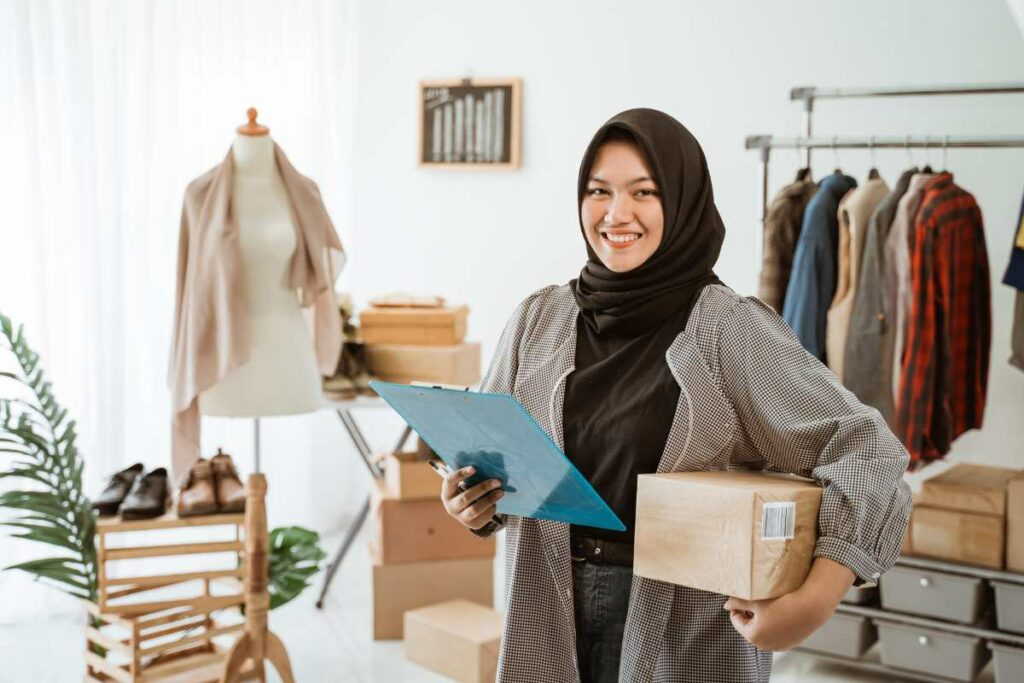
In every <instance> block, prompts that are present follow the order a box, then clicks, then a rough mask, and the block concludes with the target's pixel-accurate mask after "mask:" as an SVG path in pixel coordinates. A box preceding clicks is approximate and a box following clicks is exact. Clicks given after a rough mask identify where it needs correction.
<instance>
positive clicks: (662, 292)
mask: <svg viewBox="0 0 1024 683" xmlns="http://www.w3.org/2000/svg"><path fill="white" fill-rule="evenodd" d="M614 130H619V131H624V132H626V133H627V134H628V135H629V136H631V137H632V138H634V139H635V140H636V142H637V144H638V145H639V146H640V148H641V150H642V151H643V153H644V156H645V157H646V158H647V162H648V164H649V165H650V167H651V171H652V173H653V174H654V181H655V183H656V184H657V186H658V191H659V193H660V195H661V204H662V210H663V212H664V215H665V229H664V232H663V234H662V238H661V243H660V244H659V245H658V248H657V249H656V250H655V251H654V253H653V254H651V256H650V257H649V258H648V259H647V261H645V262H644V263H643V264H641V265H640V266H639V267H637V268H634V269H633V270H631V271H628V272H625V273H616V272H614V271H612V270H609V269H608V268H607V267H605V265H604V264H603V263H601V260H600V258H598V256H597V254H595V253H594V250H593V249H591V247H590V244H589V243H587V256H588V257H589V258H588V260H587V264H586V265H585V266H584V267H583V270H582V271H581V272H580V276H579V278H577V279H575V280H572V281H570V283H569V284H570V286H571V287H572V288H573V293H574V294H575V296H576V302H577V303H578V304H579V307H580V309H581V312H582V316H583V317H584V319H585V320H586V321H587V323H588V324H589V325H590V326H591V328H592V329H593V330H594V331H595V332H597V333H599V334H604V333H610V334H613V335H616V336H631V335H635V334H642V333H644V332H646V331H648V330H650V329H651V328H652V327H654V326H655V325H656V324H657V323H658V322H659V321H664V320H665V319H666V318H668V317H673V318H675V317H676V316H677V314H678V313H679V312H680V309H682V310H683V311H684V314H683V315H682V320H683V324H684V325H685V321H686V319H687V318H688V317H689V316H688V313H689V311H690V310H691V309H692V308H693V305H694V302H695V301H696V296H697V293H698V292H700V291H701V289H702V288H703V287H704V286H705V285H708V284H711V283H715V282H719V280H718V277H717V276H716V275H715V273H714V265H715V262H716V261H717V260H718V254H719V251H721V248H722V241H723V239H724V238H725V226H724V225H723V224H722V219H721V217H720V216H719V215H718V209H717V208H716V207H715V199H714V195H713V194H712V190H711V176H710V174H709V173H708V164H707V160H706V159H705V158H704V151H703V150H702V149H701V147H700V144H699V143H698V142H697V140H696V138H694V137H693V135H692V134H690V131H688V130H687V129H686V128H685V127H684V126H683V124H681V123H679V122H678V121H676V120H675V119H674V118H672V117H671V116H669V115H668V114H665V113H663V112H660V111H657V110H655V109H630V110H628V111H624V112H622V113H621V114H617V115H615V116H613V117H612V118H611V119H609V120H608V122H607V123H605V124H604V125H603V126H601V128H600V129H599V130H598V131H597V133H596V134H595V135H594V138H593V139H592V140H591V141H590V144H589V145H588V146H587V151H586V153H585V154H584V155H583V162H582V163H581V164H580V173H579V181H578V187H577V190H578V191H577V206H578V208H581V207H582V203H583V197H584V194H585V192H586V189H587V183H588V182H589V180H590V172H591V167H592V166H593V163H594V158H595V157H596V156H597V151H598V149H599V148H600V147H601V144H602V143H603V142H604V141H605V140H606V139H607V137H608V136H609V134H610V133H611V132H612V131H614ZM580 229H581V230H582V231H583V237H584V240H585V239H586V226H584V225H583V219H582V216H580Z"/></svg>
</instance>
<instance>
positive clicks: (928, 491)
mask: <svg viewBox="0 0 1024 683" xmlns="http://www.w3.org/2000/svg"><path fill="white" fill-rule="evenodd" d="M1019 476H1021V470H1012V469H1009V468H1006V467H991V466H989V465H971V464H968V463H957V464H955V465H953V466H952V467H950V468H949V469H948V470H946V471H945V472H943V473H942V474H938V475H936V476H934V477H932V478H931V479H926V480H924V481H923V482H922V483H921V493H920V494H919V495H918V497H917V498H916V501H917V502H918V503H920V504H921V505H924V506H925V507H931V508H944V509H946V510H962V511H963V512H980V513H982V514H986V515H999V516H1002V515H1005V514H1006V485H1007V484H1008V483H1009V481H1010V480H1011V479H1013V478H1015V477H1019Z"/></svg>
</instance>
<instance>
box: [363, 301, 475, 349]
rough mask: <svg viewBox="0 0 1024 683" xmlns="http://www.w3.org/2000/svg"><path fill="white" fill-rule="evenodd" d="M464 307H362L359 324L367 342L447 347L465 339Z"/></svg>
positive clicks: (465, 312) (467, 309)
mask: <svg viewBox="0 0 1024 683" xmlns="http://www.w3.org/2000/svg"><path fill="white" fill-rule="evenodd" d="M468 317H469V308H467V307H466V306H457V307H448V308H445V307H438V308H399V307H390V306H389V307H386V308H366V309H364V310H363V311H362V313H360V314H359V327H360V332H361V335H362V338H363V341H364V342H366V343H367V344H423V345H432V346H451V345H454V344H461V343H462V341H463V340H464V339H465V338H466V320H467V318H468Z"/></svg>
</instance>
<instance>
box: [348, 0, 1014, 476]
mask: <svg viewBox="0 0 1024 683" xmlns="http://www.w3.org/2000/svg"><path fill="white" fill-rule="evenodd" d="M351 26H352V27H353V31H354V34H353V40H354V43H353V49H354V62H353V71H354V79H355V81H354V83H353V84H352V87H353V93H354V97H355V99H354V101H353V102H352V103H351V104H352V109H351V110H350V112H349V114H350V116H351V119H350V122H349V123H350V125H351V129H350V133H349V135H350V140H351V145H352V146H351V167H350V169H349V173H350V178H349V182H348V183H347V184H346V188H345V193H344V195H343V196H344V200H343V201H344V206H342V207H341V212H342V213H341V217H342V218H341V219H340V220H339V222H340V223H341V225H342V238H343V240H344V241H345V243H346V246H347V248H348V251H349V254H350V257H351V258H350V266H349V268H348V270H347V272H346V273H345V274H344V275H343V276H342V285H343V287H344V288H346V289H347V288H351V289H353V290H356V292H357V298H358V300H359V301H360V302H362V301H365V299H366V297H368V296H370V295H372V294H375V293H380V292H384V291H388V290H392V289H408V290H412V291H417V292H437V293H440V294H443V295H445V296H447V297H449V298H450V299H451V300H453V301H458V302H466V303H468V304H469V305H470V307H471V311H472V313H471V316H470V321H471V322H470V334H471V337H472V338H474V339H477V340H480V341H482V342H483V343H484V352H485V357H489V354H490V352H491V351H492V350H493V347H494V344H495V342H496V341H497V337H498V335H499V334H500V332H501V329H502V326H503V325H504V323H505V320H506V319H507V317H508V315H509V313H510V312H511V310H512V308H513V307H514V306H515V305H516V303H518V302H519V301H520V300H521V299H522V298H523V297H525V296H526V295H527V294H529V293H530V292H531V291H533V290H535V289H536V288H538V287H541V286H543V285H546V284H548V283H562V282H565V281H567V280H569V279H570V278H572V277H575V276H576V274H577V273H578V272H579V269H580V267H581V266H582V265H583V262H584V260H585V252H584V248H583V241H582V237H581V236H580V234H579V227H578V223H577V218H576V206H575V177H576V171H577V164H578V162H579V158H580V155H581V153H582V151H583V148H584V146H585V145H586V143H587V141H588V140H589V138H590V136H591V134H592V133H593V132H594V130H595V129H596V128H597V127H598V126H599V125H600V124H601V123H602V122H603V121H604V120H605V119H607V118H608V117H609V116H611V115H612V114H614V113H616V112H617V111H620V110H622V109H626V108H630V107H635V106H650V107H656V108H659V109H663V110H665V111H667V112H669V113H671V114H673V115H674V116H676V117H677V118H678V119H680V120H681V121H682V122H683V123H684V124H685V125H687V126H688V127H689V128H690V129H691V131H693V133H694V134H695V135H696V137H697V138H698V139H699V140H700V141H701V143H702V145H703V147H704V150H705V153H706V155H707V158H708V161H709V164H710V166H711V172H712V177H713V179H714V182H715V196H716V201H717V204H718V207H719V210H720V212H721V214H722V217H723V219H724V220H725V224H726V226H727V237H726V243H725V247H724V249H723V252H722V257H721V260H720V262H719V267H718V272H719V275H720V276H721V277H722V278H723V279H724V280H725V281H726V282H728V283H729V284H731V285H732V286H733V287H734V288H735V289H737V290H738V291H740V292H742V293H753V292H754V290H755V288H756V278H757V273H758V269H759V266H758V263H757V261H756V258H757V257H756V254H757V250H756V249H755V245H756V244H757V243H758V241H759V240H760V233H759V226H758V217H759V215H760V214H759V212H760V206H759V179H758V178H759V176H758V162H757V156H756V154H755V153H751V152H747V151H745V150H744V149H743V140H744V136H745V135H747V134H750V133H774V134H779V135H795V134H799V133H800V121H801V118H800V116H801V109H800V106H799V105H798V104H795V103H791V102H790V101H789V100H788V93H789V88H790V87H791V86H796V85H833V86H836V85H865V86H866V85H900V84H933V83H953V82H980V81H1008V80H1018V81H1019V80H1024V40H1022V38H1021V34H1020V32H1019V31H1018V30H1017V27H1016V26H1015V24H1014V21H1013V17H1012V15H1011V13H1010V11H1009V9H1008V8H1007V6H1006V4H1004V3H1001V2H983V3H952V2H950V3H941V4H939V5H936V3H934V2H926V1H923V0H914V1H911V2H902V3H891V2H884V1H882V0H862V1H861V2H857V3H854V4H849V3H822V2H814V1H813V0H803V1H793V0H790V1H787V2H775V3H752V2H737V1H732V2H714V3H708V2H668V1H662V2H653V1H646V2H641V1H638V2H628V3H624V2H606V1H598V0H593V1H588V2H550V1H546V2H539V1H537V0H524V1H521V2H516V3H513V4H507V5H500V6H499V5H493V4H490V3H481V2H472V1H470V0H446V1H444V2H434V3H407V2H398V1H395V0H372V1H364V0H356V2H355V5H354V6H353V12H352V15H351ZM464 75H471V76H476V77H499V76H517V77H521V78H523V80H524V97H523V103H524V107H523V108H524V112H523V113H524V149H523V166H522V169H521V170H519V171H517V172H510V173H493V172H492V173H488V172H462V171H438V170H420V169H417V167H416V164H415V159H416V148H417V124H416V95H417V90H416V88H417V82H418V81H419V80H420V79H429V78H452V77H462V76H464ZM1022 114H1024V96H1003V97H1002V98H996V97H991V96H989V97H973V98H962V99H948V98H942V99H940V98H915V99H903V100H890V101H885V100H872V101H855V100H850V101H845V102H823V103H821V104H820V105H819V110H818V114H817V116H816V120H815V127H816V132H817V133H819V134H833V133H835V134H878V135H884V134H899V135H903V134H915V135H923V134H933V135H946V134H953V135H955V134H996V133H1000V132H1003V133H1016V134H1021V133H1024V128H1022V126H1021V121H1022V120H1024V118H1022ZM876 155H877V159H878V165H879V168H880V169H881V171H882V173H883V176H884V177H885V178H886V179H887V180H888V181H889V182H890V183H892V182H894V181H895V179H896V177H897V175H898V174H899V171H901V170H902V168H903V167H904V166H905V165H906V161H907V157H906V154H905V152H904V151H902V150H900V151H879V152H877V153H876ZM923 158H924V155H923V154H921V153H916V154H915V161H918V162H920V161H922V160H923ZM932 160H933V162H934V163H936V164H941V155H940V154H938V153H933V155H932ZM796 161H797V159H796V154H795V153H793V152H786V151H780V152H777V153H776V157H775V162H774V163H773V166H772V175H771V187H772V191H773V192H774V190H775V189H777V188H778V187H779V186H781V185H782V184H783V183H785V182H788V181H789V180H790V177H791V175H792V172H793V169H795V167H796ZM840 161H841V164H842V166H843V168H844V170H845V171H847V172H848V173H850V174H852V175H854V176H856V177H858V178H859V179H863V178H864V176H865V175H866V172H867V169H868V167H869V161H868V154H867V153H855V152H842V153H841V154H840ZM1022 161H1024V151H974V150H953V151H952V152H951V153H950V154H949V160H948V165H949V167H950V169H951V170H952V171H953V172H954V174H955V179H956V180H957V182H959V183H961V184H962V185H963V186H964V187H966V188H967V189H969V190H970V191H972V192H974V193H975V195H976V196H977V198H978V200H979V202H980V204H981V206H982V210H983V212H984V216H985V219H986V228H987V238H988V244H989V254H990V261H991V268H992V278H993V311H994V316H995V323H994V330H993V332H994V341H993V351H992V366H993V370H992V375H991V382H990V401H989V406H988V410H987V414H986V424H985V428H984V430H982V431H980V432H977V433H973V434H970V435H968V436H965V437H964V438H962V439H961V440H960V441H959V442H957V444H956V449H955V457H970V458H971V459H973V460H975V461H988V462H1005V463H1010V462H1015V463H1016V464H1017V465H1018V466H1024V445H1022V444H1024V420H1021V419H1020V416H1021V415H1022V414H1024V373H1021V372H1020V371H1018V370H1015V369H1012V368H1011V367H1010V366H1008V364H1007V363H1006V358H1007V357H1008V354H1009V351H1008V346H1009V335H1010V330H1009V324H1010V316H1011V301H1012V300H1011V290H1009V288H1007V287H1004V286H1002V285H1001V284H998V283H999V281H1000V280H1001V277H1002V271H1003V269H1004V268H1005V265H1006V260H1007V257H1008V254H1009V247H1010V243H1011V231H1012V228H1013V223H1014V222H1015V220H1016V218H1017V210H1018V207H1019V202H1020V199H1021V189H1022V185H1024V183H1022V181H1024V175H1022V173H1021V169H1022ZM834 163H835V162H834V161H833V157H832V154H831V152H827V151H826V152H821V153H818V155H817V162H816V163H815V175H816V177H821V176H822V175H823V174H825V173H828V172H830V171H831V170H832V167H833V166H834ZM377 434H378V435H379V438H380V439H384V440H382V441H379V444H380V445H381V446H385V445H388V443H389V442H388V440H387V439H389V438H390V437H387V438H385V433H384V432H378V433H377Z"/></svg>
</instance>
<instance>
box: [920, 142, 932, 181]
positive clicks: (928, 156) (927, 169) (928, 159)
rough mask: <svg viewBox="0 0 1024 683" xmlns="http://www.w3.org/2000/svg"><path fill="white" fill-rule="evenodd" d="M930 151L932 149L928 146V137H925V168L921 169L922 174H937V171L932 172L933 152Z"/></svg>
mask: <svg viewBox="0 0 1024 683" xmlns="http://www.w3.org/2000/svg"><path fill="white" fill-rule="evenodd" d="M929 149H931V148H930V147H929V146H928V136H927V135H925V136H924V168H922V169H921V173H935V171H933V170H932V155H931V152H929Z"/></svg>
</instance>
